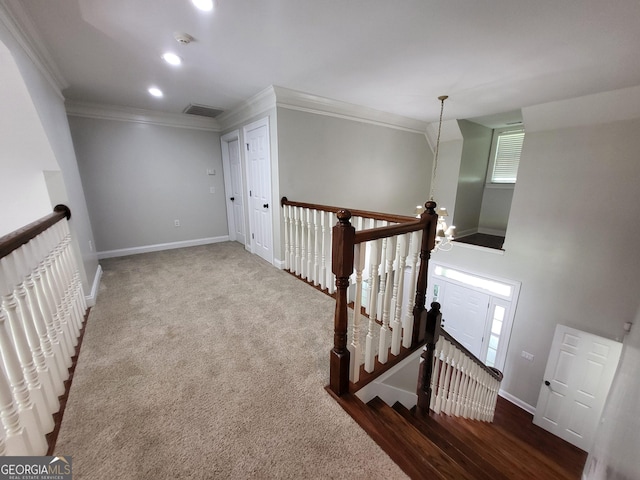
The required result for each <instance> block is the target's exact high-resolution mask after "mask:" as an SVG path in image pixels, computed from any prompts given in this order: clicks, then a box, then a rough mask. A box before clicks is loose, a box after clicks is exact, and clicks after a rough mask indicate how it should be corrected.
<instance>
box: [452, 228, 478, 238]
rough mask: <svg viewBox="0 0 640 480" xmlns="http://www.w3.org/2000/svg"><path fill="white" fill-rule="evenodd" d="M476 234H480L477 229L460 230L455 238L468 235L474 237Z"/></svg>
mask: <svg viewBox="0 0 640 480" xmlns="http://www.w3.org/2000/svg"><path fill="white" fill-rule="evenodd" d="M474 233H478V229H477V228H467V229H466V230H460V231H457V230H456V236H455V238H462V237H466V236H467V235H473V234H474Z"/></svg>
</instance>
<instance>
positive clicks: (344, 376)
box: [329, 210, 356, 396]
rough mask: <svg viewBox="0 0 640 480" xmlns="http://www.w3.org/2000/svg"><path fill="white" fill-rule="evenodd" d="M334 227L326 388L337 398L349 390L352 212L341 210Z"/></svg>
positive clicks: (353, 237) (352, 243)
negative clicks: (332, 300)
mask: <svg viewBox="0 0 640 480" xmlns="http://www.w3.org/2000/svg"><path fill="white" fill-rule="evenodd" d="M337 216H338V223H336V225H335V226H334V227H333V254H332V259H331V260H332V261H331V268H332V272H333V274H334V275H335V276H336V313H335V317H334V326H333V349H332V350H331V354H330V370H329V387H330V388H331V390H332V391H333V392H334V393H335V394H336V395H338V396H340V395H343V394H345V393H347V392H348V391H349V350H347V321H348V315H349V313H348V309H347V308H348V307H347V288H349V276H350V275H351V273H353V247H354V239H355V234H356V230H355V228H353V226H352V225H351V223H350V222H349V219H350V218H351V212H349V211H348V210H340V211H338V213H337Z"/></svg>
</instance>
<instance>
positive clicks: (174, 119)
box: [65, 101, 222, 132]
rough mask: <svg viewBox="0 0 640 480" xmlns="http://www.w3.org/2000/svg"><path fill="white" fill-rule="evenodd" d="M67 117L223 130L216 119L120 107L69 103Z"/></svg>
mask: <svg viewBox="0 0 640 480" xmlns="http://www.w3.org/2000/svg"><path fill="white" fill-rule="evenodd" d="M65 108H66V110H67V115H70V116H74V117H85V118H97V119H100V120H118V121H122V122H134V123H144V124H150V125H160V126H163V127H178V128H190V129H195V130H209V131H213V132H219V131H221V130H222V129H221V128H220V124H219V123H218V121H217V120H216V119H215V118H207V117H198V116H196V115H187V114H185V113H167V112H156V111H152V110H145V109H142V108H132V107H125V106H120V105H102V104H97V103H83V102H73V101H67V102H66V103H65Z"/></svg>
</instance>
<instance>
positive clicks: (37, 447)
mask: <svg viewBox="0 0 640 480" xmlns="http://www.w3.org/2000/svg"><path fill="white" fill-rule="evenodd" d="M5 320H6V317H5V313H4V311H2V310H0V353H1V354H2V360H3V361H4V368H5V373H6V374H7V378H8V380H9V383H10V385H11V390H12V392H13V398H14V399H15V401H16V403H17V405H18V413H19V415H20V423H21V425H23V426H24V428H25V430H26V433H27V436H28V438H29V444H30V445H31V447H33V452H32V454H33V455H44V454H45V453H46V452H47V441H46V438H45V431H44V429H43V428H42V425H41V424H40V415H39V413H38V409H37V407H36V405H34V403H33V402H32V401H31V397H30V396H29V389H28V388H27V385H26V384H25V381H24V377H23V373H22V368H20V361H19V360H18V354H17V353H16V351H15V347H14V345H13V342H12V341H11V335H10V334H9V329H8V328H7V325H6V323H5Z"/></svg>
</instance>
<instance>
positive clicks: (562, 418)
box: [533, 325, 622, 451]
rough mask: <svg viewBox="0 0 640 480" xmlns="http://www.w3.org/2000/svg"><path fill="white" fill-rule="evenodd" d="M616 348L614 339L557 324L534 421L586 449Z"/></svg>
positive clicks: (611, 373)
mask: <svg viewBox="0 0 640 480" xmlns="http://www.w3.org/2000/svg"><path fill="white" fill-rule="evenodd" d="M621 351H622V344H621V343H619V342H616V341H615V340H610V339H608V338H603V337H598V336H596V335H592V334H590V333H587V332H582V331H580V330H575V329H573V328H570V327H566V326H564V325H558V326H557V327H556V333H555V336H554V338H553V344H552V345H551V352H550V353H549V359H548V360H547V367H546V369H545V373H544V381H543V385H542V388H541V389H540V395H539V397H538V403H537V406H536V414H535V416H534V417H533V423H535V424H536V425H538V426H540V427H542V428H544V429H546V430H548V431H550V432H551V433H553V434H554V435H557V436H558V437H560V438H562V439H564V440H566V441H568V442H569V443H572V444H573V445H575V446H577V447H579V448H581V449H583V450H586V451H588V450H589V448H590V447H591V444H592V442H593V437H594V435H595V430H596V427H597V425H598V423H599V421H600V416H601V414H602V409H603V407H604V402H605V400H606V398H607V394H608V392H609V388H610V387H611V382H612V381H613V376H614V374H615V371H616V368H617V366H618V361H619V360H620V352H621Z"/></svg>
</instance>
